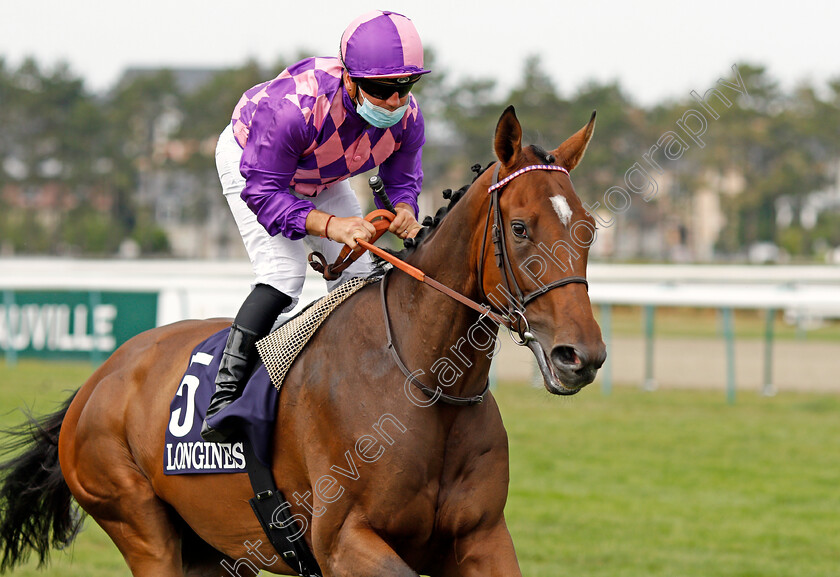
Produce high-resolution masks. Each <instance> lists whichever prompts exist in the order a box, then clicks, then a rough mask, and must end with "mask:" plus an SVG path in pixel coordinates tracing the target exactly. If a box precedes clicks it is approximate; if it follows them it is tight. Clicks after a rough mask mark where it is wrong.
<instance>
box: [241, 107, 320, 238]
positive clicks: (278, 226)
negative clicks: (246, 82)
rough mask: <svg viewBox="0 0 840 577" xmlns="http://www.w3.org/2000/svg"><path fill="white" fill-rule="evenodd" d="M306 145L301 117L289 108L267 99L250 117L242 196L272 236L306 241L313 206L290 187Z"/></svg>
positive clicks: (242, 169) (243, 156)
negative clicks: (307, 223) (307, 218)
mask: <svg viewBox="0 0 840 577" xmlns="http://www.w3.org/2000/svg"><path fill="white" fill-rule="evenodd" d="M310 141H311V140H310V136H309V130H308V128H307V126H306V122H305V120H304V118H303V113H302V112H301V111H300V109H299V108H297V107H296V106H294V105H293V104H292V103H291V102H288V101H286V100H280V101H277V102H275V101H273V99H271V98H265V99H264V100H263V101H261V102H260V104H259V106H257V108H256V110H255V111H254V116H253V119H252V121H251V126H250V131H249V134H248V142H247V143H246V144H245V149H244V150H243V152H242V162H241V163H240V165H239V169H240V172H241V173H242V176H243V177H245V188H244V189H243V190H242V194H241V196H242V200H244V201H245V203H246V204H247V205H248V208H250V209H251V210H252V211H253V212H254V214H255V215H256V216H257V221H258V222H259V223H260V224H261V225H263V226H264V227H265V229H266V230H267V231H268V234H270V235H272V236H274V235H276V234H282V235H283V236H286V237H288V238H290V239H292V240H297V239H300V238H303V237H304V236H306V216H307V215H308V214H309V212H310V211H311V210H312V209H314V208H315V205H314V204H312V203H311V202H310V201H308V200H301V199H299V198H298V197H296V196H295V195H293V194H292V193H291V192H290V191H289V183H290V182H291V181H292V177H293V176H294V174H295V171H296V170H297V165H298V161H299V159H300V157H301V155H302V154H303V152H304V151H305V150H306V148H307V147H308V146H309V144H310Z"/></svg>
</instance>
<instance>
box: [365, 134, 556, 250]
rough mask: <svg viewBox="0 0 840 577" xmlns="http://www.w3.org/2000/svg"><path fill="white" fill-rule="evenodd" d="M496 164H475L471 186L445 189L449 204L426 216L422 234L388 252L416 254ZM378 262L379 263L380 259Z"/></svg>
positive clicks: (541, 153)
mask: <svg viewBox="0 0 840 577" xmlns="http://www.w3.org/2000/svg"><path fill="white" fill-rule="evenodd" d="M529 148H530V149H531V151H532V152H533V153H534V154H536V155H537V156H538V157H539V159H540V161H542V162H544V163H545V164H553V163H554V156H553V155H551V154H550V153H548V152H546V151H545V149H543V148H542V147H541V146H539V145H536V144H532V145H531V146H530V147H529ZM495 163H496V162H495V161H493V162H490V163H489V164H488V165H487V166H485V167H484V168H482V167H481V165H480V164H473V165H472V166H471V167H470V171H471V172H474V173H475V176H474V177H473V179H472V181H470V183H469V184H465V185H464V186H462V187H461V188H459V189H458V190H455V191H453V190H452V189H451V188H447V189H445V190H444V191H443V192H442V193H441V194H442V195H443V198H445V199H447V200H449V204H448V205H446V206H442V207H440V208H439V209H438V210H437V212H436V213H435V215H434V216H426V217H425V218H424V219H423V222H422V223H421V224H422V225H423V228H421V229H420V232H418V233H417V235H416V236H415V237H414V238H407V239H405V240H404V241H403V246H404V247H405V248H403V250H401V251H393V250H388V252H389V253H391V254H392V255H394V256H396V257H398V258H400V259H403V258H404V257H406V256H408V255H410V254H412V253H414V251H415V250H417V247H418V246H420V245H421V244H422V243H423V241H425V240H426V238H427V237H428V236H429V235H430V234H431V233H432V232H434V230H435V229H436V228H437V227H438V225H439V224H440V223H441V221H442V220H443V219H444V217H445V216H446V215H447V214H449V211H450V210H452V208H453V207H454V206H455V204H456V203H457V202H458V201H459V200H461V197H463V196H464V194H466V192H467V190H469V188H470V187H471V186H472V185H473V183H474V182H475V181H476V180H478V178H479V177H480V176H481V175H482V174H484V173H485V172H486V171H487V170H488V169H489V168H490V167H491V166H493V165H494V164H495ZM376 260H377V261H378V260H379V259H376ZM378 264H381V265H384V264H385V263H384V262H382V263H378Z"/></svg>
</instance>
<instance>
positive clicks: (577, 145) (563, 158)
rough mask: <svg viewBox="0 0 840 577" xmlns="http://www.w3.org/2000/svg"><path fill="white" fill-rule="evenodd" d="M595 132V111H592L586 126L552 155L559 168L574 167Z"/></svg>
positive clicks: (570, 168)
mask: <svg viewBox="0 0 840 577" xmlns="http://www.w3.org/2000/svg"><path fill="white" fill-rule="evenodd" d="M593 132H595V111H594V110H593V111H592V116H591V117H590V119H589V122H588V123H587V125H586V126H584V127H583V128H581V129H580V130H578V131H577V132H575V133H574V134H573V135H572V136H570V137H569V138H568V140H566V142H564V143H563V144H561V145H560V146H558V147H557V150H555V151H554V152H553V153H552V154H554V156H555V157H556V158H557V162H559V163H560V165H561V166H564V167H566V168H567V169H569V170H572V169H573V168H574V167H576V166H577V165H578V164H579V163H580V161H581V159H582V158H583V154H584V153H585V152H586V147H587V145H588V144H589V141H590V140H591V139H592V133H593Z"/></svg>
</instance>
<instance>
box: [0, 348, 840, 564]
mask: <svg viewBox="0 0 840 577" xmlns="http://www.w3.org/2000/svg"><path fill="white" fill-rule="evenodd" d="M89 372H90V367H89V366H87V365H74V364H58V363H54V364H39V363H33V362H28V361H21V362H20V363H19V364H18V365H17V367H15V368H13V369H10V368H8V367H6V366H5V365H4V364H2V361H0V383H2V384H0V407H2V413H3V414H2V415H1V416H0V426H4V427H5V426H9V425H10V424H13V423H17V422H20V420H21V416H20V413H18V412H16V411H12V412H10V409H11V408H12V407H16V406H19V405H21V404H24V403H28V404H30V405H32V404H33V403H34V409H35V410H36V412H40V413H43V412H47V411H51V410H53V409H54V408H55V406H56V404H57V403H58V402H59V401H60V400H62V399H63V398H64V397H65V396H66V395H67V392H66V391H68V390H69V389H71V388H75V387H76V386H78V385H79V384H80V383H81V382H82V381H83V380H84V378H85V377H86V376H87V374H88V373H89ZM497 397H498V399H499V402H500V405H501V408H502V414H503V416H504V419H505V424H506V426H507V428H508V431H509V433H510V443H511V490H510V497H509V500H508V506H507V517H508V525H509V526H510V529H511V532H512V534H513V537H514V542H515V543H516V546H517V551H518V554H519V559H520V563H521V565H522V570H523V573H524V575H526V576H527V577H542V576H545V577H548V576H551V577H564V576H569V577H571V576H575V577H577V576H591V577H599V576H604V577H606V576H609V577H623V576H632V577H652V576H663V577H665V576H668V577H736V576H737V577H783V576H790V577H821V576H826V577H828V576H832V577H834V576H836V575H838V574H840V541H838V539H839V538H840V537H838V536H840V419H838V417H837V415H838V413H840V397H837V396H820V395H812V394H792V393H782V394H779V395H778V396H776V397H773V398H765V397H759V396H756V395H752V394H742V395H740V396H739V397H738V400H737V403H736V404H735V405H734V406H729V405H726V402H725V399H724V398H723V397H722V395H720V393H719V392H716V391H713V392H698V391H669V390H659V391H657V392H655V393H643V392H641V391H638V390H636V389H632V388H622V387H617V388H616V389H614V393H613V394H612V395H611V396H610V397H604V396H602V394H601V392H600V391H599V390H597V389H596V388H592V389H591V390H585V391H583V392H582V393H580V394H579V395H577V396H575V397H571V398H556V397H551V396H549V395H548V394H547V393H546V392H545V391H544V390H542V389H534V388H532V387H530V386H527V385H516V384H502V385H501V387H500V388H499V390H498V391H497ZM464 410H469V409H464ZM0 445H2V440H0ZM34 567H35V565H34V564H33V563H30V564H29V565H27V566H25V567H23V568H21V569H18V570H17V571H15V572H14V573H13V575H15V576H33V577H34V576H36V575H51V576H52V575H55V576H58V575H60V576H62V577H64V576H67V577H74V576H80V577H81V576H86V577H104V576H106V575H107V576H117V577H121V576H126V575H128V574H129V573H128V571H127V570H126V568H125V567H124V565H123V564H122V560H121V557H120V555H119V553H118V552H117V551H116V549H115V547H114V546H113V545H112V544H111V543H110V541H109V540H108V539H107V537H105V535H104V534H103V533H102V532H101V530H99V528H98V527H97V526H96V524H95V523H93V522H92V521H91V520H90V519H88V521H87V522H86V524H85V529H84V531H83V532H82V534H81V535H80V536H79V538H78V539H77V541H76V542H75V544H74V545H73V546H72V547H71V548H70V549H69V550H68V551H65V552H57V553H54V554H53V557H52V562H51V564H50V565H49V566H48V567H47V568H46V569H45V570H42V571H37V570H36V569H35V568H34Z"/></svg>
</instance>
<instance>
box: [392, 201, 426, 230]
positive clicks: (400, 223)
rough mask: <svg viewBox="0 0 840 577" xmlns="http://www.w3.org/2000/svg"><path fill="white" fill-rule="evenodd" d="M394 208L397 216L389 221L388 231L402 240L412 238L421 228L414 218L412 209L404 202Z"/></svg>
mask: <svg viewBox="0 0 840 577" xmlns="http://www.w3.org/2000/svg"><path fill="white" fill-rule="evenodd" d="M394 208H395V209H396V211H397V216H396V217H395V218H394V220H393V221H391V226H389V227H388V230H389V231H390V232H392V233H394V234H395V235H397V236H398V237H400V238H403V239H405V238H414V237H415V236H416V235H417V233H418V232H420V229H421V228H423V227H422V226H421V225H420V223H419V222H417V219H416V218H414V209H413V208H411V206H410V205H408V204H406V203H404V202H399V203H397V205H396V206H395V207H394Z"/></svg>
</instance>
